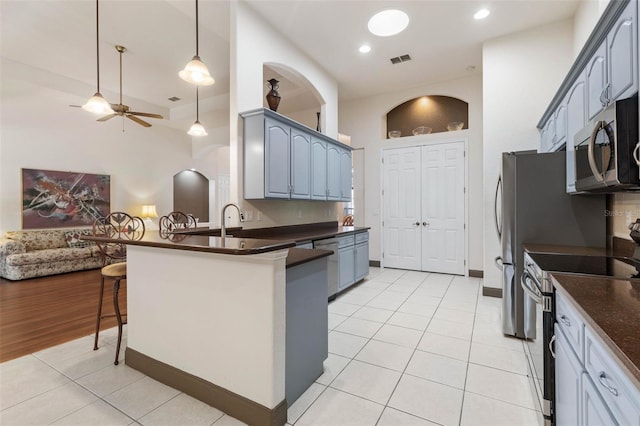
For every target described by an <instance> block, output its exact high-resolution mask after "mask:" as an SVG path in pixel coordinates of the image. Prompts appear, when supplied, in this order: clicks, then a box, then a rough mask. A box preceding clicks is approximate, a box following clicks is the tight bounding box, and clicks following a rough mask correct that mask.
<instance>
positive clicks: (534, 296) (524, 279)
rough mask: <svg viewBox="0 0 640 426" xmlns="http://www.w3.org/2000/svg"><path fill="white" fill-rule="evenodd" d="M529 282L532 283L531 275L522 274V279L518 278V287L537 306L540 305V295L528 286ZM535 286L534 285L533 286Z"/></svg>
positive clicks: (536, 290)
mask: <svg viewBox="0 0 640 426" xmlns="http://www.w3.org/2000/svg"><path fill="white" fill-rule="evenodd" d="M529 281H533V279H532V278H531V275H529V273H528V272H527V271H525V272H523V273H522V277H520V285H521V287H522V289H523V290H524V292H525V293H527V294H528V295H529V297H531V298H532V299H533V301H534V302H536V303H537V304H538V305H542V294H540V292H539V291H538V289H537V288H536V289H535V290H534V289H533V288H532V287H531V286H530V285H529V283H528V282H529ZM534 285H535V284H534Z"/></svg>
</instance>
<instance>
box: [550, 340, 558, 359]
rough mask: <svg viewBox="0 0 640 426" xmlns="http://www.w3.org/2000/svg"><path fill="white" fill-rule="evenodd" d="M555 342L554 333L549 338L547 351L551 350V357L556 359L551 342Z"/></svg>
mask: <svg viewBox="0 0 640 426" xmlns="http://www.w3.org/2000/svg"><path fill="white" fill-rule="evenodd" d="M555 342H556V335H555V334H554V335H553V337H552V338H551V340H549V352H551V356H552V357H553V359H556V352H555V351H554V350H553V344H554V343H555Z"/></svg>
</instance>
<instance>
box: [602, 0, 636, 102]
mask: <svg viewBox="0 0 640 426" xmlns="http://www.w3.org/2000/svg"><path fill="white" fill-rule="evenodd" d="M637 7H638V4H637V2H636V1H631V2H629V4H628V5H627V7H626V8H625V9H624V11H623V12H622V15H620V17H619V18H618V20H617V21H616V23H615V25H614V26H613V28H612V29H611V31H610V32H609V34H608V35H607V55H608V60H609V61H608V62H609V69H608V71H609V88H608V94H607V99H608V100H609V102H611V101H614V100H616V99H624V98H628V97H629V96H631V95H633V94H634V93H635V92H636V91H637V90H638V46H637V43H638V40H637V33H638V22H637V19H638V18H637V10H636V8H637Z"/></svg>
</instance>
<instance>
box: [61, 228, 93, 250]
mask: <svg viewBox="0 0 640 426" xmlns="http://www.w3.org/2000/svg"><path fill="white" fill-rule="evenodd" d="M85 235H91V231H90V230H88V229H85V230H75V231H67V232H65V233H64V238H65V240H66V241H67V244H68V245H69V247H70V248H85V247H90V246H91V245H92V244H93V242H92V241H82V240H81V238H82V237H83V236H85Z"/></svg>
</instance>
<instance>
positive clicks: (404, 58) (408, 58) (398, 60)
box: [389, 55, 411, 65]
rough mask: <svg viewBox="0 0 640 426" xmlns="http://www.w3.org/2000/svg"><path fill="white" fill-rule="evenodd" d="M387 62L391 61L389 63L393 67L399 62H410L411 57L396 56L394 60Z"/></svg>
mask: <svg viewBox="0 0 640 426" xmlns="http://www.w3.org/2000/svg"><path fill="white" fill-rule="evenodd" d="M389 60H390V61H391V63H392V64H393V65H395V64H399V63H400V62H407V61H410V60H411V56H409V55H402V56H396V57H395V58H391V59H389Z"/></svg>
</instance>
